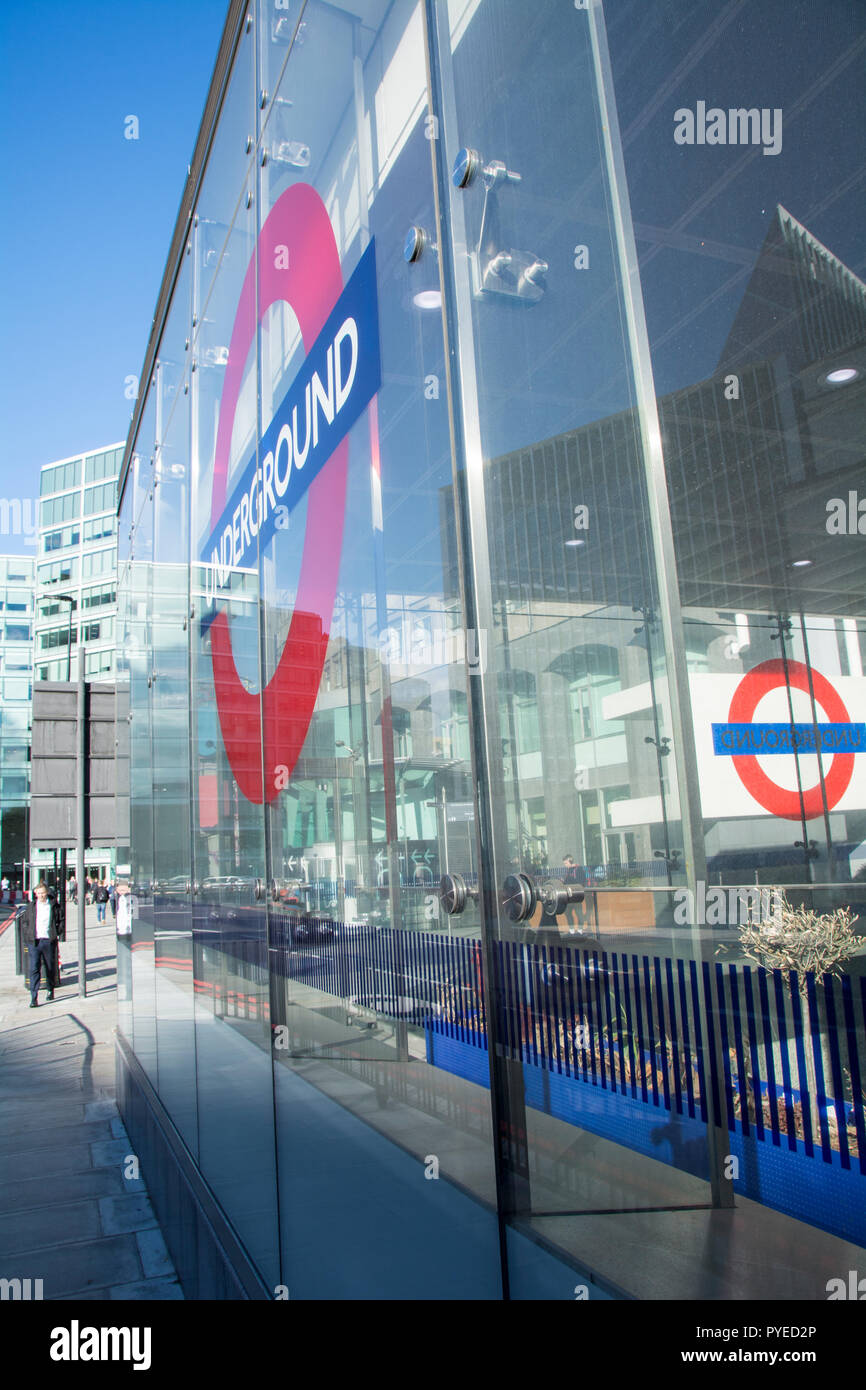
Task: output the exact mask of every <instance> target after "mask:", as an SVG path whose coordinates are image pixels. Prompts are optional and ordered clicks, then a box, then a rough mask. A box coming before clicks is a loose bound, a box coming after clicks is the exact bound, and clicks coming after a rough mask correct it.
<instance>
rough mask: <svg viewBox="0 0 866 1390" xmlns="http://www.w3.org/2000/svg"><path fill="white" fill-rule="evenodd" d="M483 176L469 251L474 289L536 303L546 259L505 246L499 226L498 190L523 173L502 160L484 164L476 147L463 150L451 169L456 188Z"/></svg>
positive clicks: (541, 294) (542, 287) (541, 293)
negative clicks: (475, 237)
mask: <svg viewBox="0 0 866 1390" xmlns="http://www.w3.org/2000/svg"><path fill="white" fill-rule="evenodd" d="M477 175H480V177H481V180H482V182H483V184H484V208H483V210H482V213H481V230H480V231H479V233H478V246H477V248H476V250H475V251H473V252H472V253H471V254H470V258H469V259H470V265H471V269H472V289H473V292H474V294H475V295H476V296H477V297H479V298H480V297H482V296H485V295H499V296H502V297H503V298H505V299H519V300H521V301H522V302H523V303H525V304H537V303H538V301H539V300H540V299H543V297H544V291H545V289H546V284H545V280H544V277H545V275H546V274H547V271H548V269H549V267H548V264H547V261H543V260H542V259H541V258H540V256H536V255H533V253H532V252H530V251H519V250H517V249H516V247H513V246H512V247H507V248H506V247H505V246H504V245H503V239H502V233H501V231H500V226H499V189H500V188H505V187H507V186H508V185H509V184H516V183H520V182H521V175H520V174H516V173H514V172H513V171H512V170H511V169H507V168H506V167H505V165H504V164H503V163H502V160H501V159H493V160H491V161H490V163H489V164H484V162H483V160H482V158H481V156H480V155H479V154H478V152H477V150H470V149H463V150H460V151H459V153H458V155H457V158H456V159H455V161H454V167H453V168H452V171H451V181H452V183H453V184H454V186H455V187H456V188H467V187H468V186H469V184H470V183H472V181H473V180H474V179H475V177H476V176H477Z"/></svg>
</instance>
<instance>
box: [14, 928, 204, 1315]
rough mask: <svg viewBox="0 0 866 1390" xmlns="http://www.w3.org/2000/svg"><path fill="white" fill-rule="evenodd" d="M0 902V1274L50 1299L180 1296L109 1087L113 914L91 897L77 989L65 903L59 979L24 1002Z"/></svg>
mask: <svg viewBox="0 0 866 1390" xmlns="http://www.w3.org/2000/svg"><path fill="white" fill-rule="evenodd" d="M2 912H3V916H2V917H0V931H2V935H0V1279H22V1280H23V1279H30V1280H31V1281H32V1280H37V1279H41V1280H42V1297H43V1298H45V1299H75V1300H78V1299H88V1300H117V1299H135V1300H139V1299H182V1298H183V1291H182V1289H181V1287H180V1284H179V1283H178V1280H177V1276H176V1272H175V1269H174V1265H173V1264H172V1261H171V1257H170V1255H169V1253H168V1250H167V1249H166V1246H165V1241H164V1240H163V1237H162V1233H161V1231H160V1229H159V1224H158V1222H157V1220H156V1217H155V1215H154V1213H153V1209H152V1207H151V1204H150V1200H149V1198H148V1195H147V1188H146V1186H145V1183H144V1180H143V1178H142V1177H140V1176H134V1172H135V1167H136V1164H135V1163H134V1162H132V1161H131V1160H132V1159H133V1158H134V1155H133V1152H132V1145H131V1143H130V1140H129V1136H128V1135H127V1133H126V1130H125V1128H124V1126H123V1122H122V1121H121V1119H120V1116H119V1114H118V1111H117V1106H116V1104H115V1099H114V1029H115V1024H116V1022H117V976H116V936H115V931H114V924H113V921H112V918H111V914H110V912H109V915H108V922H107V924H106V925H105V926H99V925H98V924H97V920H96V907H95V906H91V907H88V908H87V909H86V912H87V918H86V927H87V987H88V993H87V996H86V998H81V997H80V996H79V994H78V952H77V934H78V921H77V909H76V908H75V907H73V906H72V905H71V904H70V905H69V906H68V907H67V923H66V928H67V940H66V941H65V942H62V943H61V946H60V958H61V965H62V968H61V982H62V983H61V987H60V988H59V989H58V990H57V991H56V992H55V997H54V1001H53V1002H51V1003H49V1002H47V995H46V993H45V990H44V987H43V988H42V989H40V992H39V1007H38V1008H37V1009H31V1008H30V991H29V988H27V987H25V986H26V982H25V980H24V979H23V977H21V976H19V975H16V974H15V929H14V925H12V926H9V927H8V928H7V929H6V930H5V931H3V930H2V923H3V921H4V920H5V915H6V913H5V909H3V910H2ZM127 1174H130V1176H127ZM3 1287H4V1290H5V1287H6V1286H5V1285H4V1286H3ZM24 1287H25V1288H26V1286H24ZM35 1287H36V1286H35V1285H33V1284H31V1289H35ZM2 1296H5V1293H4V1295H2Z"/></svg>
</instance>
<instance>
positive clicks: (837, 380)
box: [824, 367, 860, 386]
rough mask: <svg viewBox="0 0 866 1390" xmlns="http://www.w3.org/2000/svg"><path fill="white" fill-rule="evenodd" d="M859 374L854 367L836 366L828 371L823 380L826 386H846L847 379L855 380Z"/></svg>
mask: <svg viewBox="0 0 866 1390" xmlns="http://www.w3.org/2000/svg"><path fill="white" fill-rule="evenodd" d="M859 375H860V373H859V372H858V370H857V368H856V367H837V368H836V369H835V371H832V372H828V373H827V375H826V376H825V377H824V380H825V381H826V382H827V385H828V386H847V384H848V382H849V381H856V380H857V378H858V376H859Z"/></svg>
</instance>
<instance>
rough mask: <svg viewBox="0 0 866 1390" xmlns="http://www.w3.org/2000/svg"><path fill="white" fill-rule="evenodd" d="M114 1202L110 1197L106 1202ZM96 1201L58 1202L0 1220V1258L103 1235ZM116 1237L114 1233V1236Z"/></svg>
mask: <svg viewBox="0 0 866 1390" xmlns="http://www.w3.org/2000/svg"><path fill="white" fill-rule="evenodd" d="M106 1200H107V1201H111V1200H112V1199H111V1198H110V1197H109V1198H107V1199H106ZM104 1234H106V1232H105V1231H104V1230H103V1228H102V1226H101V1224H100V1220H99V1207H98V1206H97V1204H96V1202H95V1201H84V1202H59V1203H56V1204H55V1205H54V1206H50V1207H29V1208H27V1210H26V1211H13V1212H6V1213H5V1214H4V1215H2V1216H0V1256H8V1255H14V1254H16V1253H17V1252H18V1251H19V1250H37V1249H40V1248H41V1247H43V1246H46V1245H47V1246H55V1245H59V1244H64V1245H65V1244H68V1243H69V1242H70V1241H80V1240H89V1239H91V1238H93V1237H96V1236H100V1235H104ZM112 1234H113V1233H112Z"/></svg>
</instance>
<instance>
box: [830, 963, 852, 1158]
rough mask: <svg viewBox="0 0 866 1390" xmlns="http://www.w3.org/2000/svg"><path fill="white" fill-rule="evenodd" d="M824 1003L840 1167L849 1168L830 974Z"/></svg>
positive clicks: (839, 1038)
mask: <svg viewBox="0 0 866 1390" xmlns="http://www.w3.org/2000/svg"><path fill="white" fill-rule="evenodd" d="M824 1003H825V1005H826V1009H827V1045H828V1048H829V1052H830V1071H831V1074H832V1076H833V1096H834V1108H835V1111H836V1127H837V1130H838V1133H839V1157H840V1159H841V1163H842V1167H843V1168H850V1167H851V1154H850V1152H849V1149H848V1122H847V1116H846V1110H847V1106H846V1104H845V1087H844V1085H843V1082H842V1061H841V1058H840V1056H839V1045H840V1042H841V1036H840V1034H838V1033H837V1032H836V1000H835V997H834V994H833V980H832V977H831V976H830V975H825V976H824Z"/></svg>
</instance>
